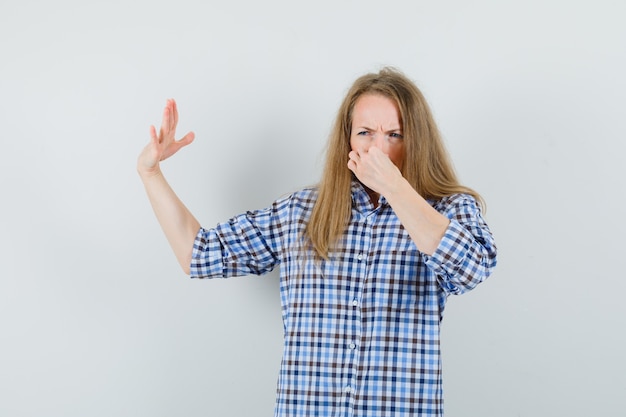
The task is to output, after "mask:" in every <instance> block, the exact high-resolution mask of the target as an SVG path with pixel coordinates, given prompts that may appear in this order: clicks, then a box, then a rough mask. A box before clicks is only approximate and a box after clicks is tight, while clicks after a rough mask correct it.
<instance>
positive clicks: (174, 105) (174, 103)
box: [171, 99, 178, 128]
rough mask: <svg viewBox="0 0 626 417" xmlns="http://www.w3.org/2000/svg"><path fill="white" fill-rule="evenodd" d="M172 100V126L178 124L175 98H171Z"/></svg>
mask: <svg viewBox="0 0 626 417" xmlns="http://www.w3.org/2000/svg"><path fill="white" fill-rule="evenodd" d="M171 101H172V116H173V117H172V119H173V120H172V121H173V122H174V128H176V126H177V125H178V106H176V100H174V99H171Z"/></svg>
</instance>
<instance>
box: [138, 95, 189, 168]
mask: <svg viewBox="0 0 626 417" xmlns="http://www.w3.org/2000/svg"><path fill="white" fill-rule="evenodd" d="M177 124H178V109H177V108H176V101H175V100H174V99H168V100H167V103H166V105H165V109H163V119H162V121H161V128H160V129H159V132H158V134H157V131H156V128H155V127H154V126H150V143H148V145H146V147H145V148H144V149H143V151H142V152H141V154H140V155H139V160H138V162H137V165H138V166H137V168H138V169H139V170H140V171H143V172H146V173H149V172H151V171H157V170H158V168H159V162H161V161H163V160H165V159H167V158H169V157H170V156H172V155H174V154H175V153H176V152H178V151H179V150H180V149H181V148H183V147H184V146H187V145H189V144H190V143H191V142H192V141H193V139H194V136H195V135H194V133H193V132H189V133H187V134H186V135H185V136H183V137H182V138H181V139H180V140H176V138H175V135H176V125H177Z"/></svg>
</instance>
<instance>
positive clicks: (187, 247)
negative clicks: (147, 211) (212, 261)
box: [139, 170, 200, 274]
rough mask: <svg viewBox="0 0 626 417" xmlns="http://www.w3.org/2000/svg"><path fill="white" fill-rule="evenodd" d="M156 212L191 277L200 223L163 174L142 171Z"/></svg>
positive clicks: (180, 262) (141, 175) (145, 185)
mask: <svg viewBox="0 0 626 417" xmlns="http://www.w3.org/2000/svg"><path fill="white" fill-rule="evenodd" d="M139 174H140V177H141V179H142V181H143V184H144V187H145V189H146V193H147V194H148V199H149V200H150V204H151V205H152V209H153V210H154V213H155V215H156V217H157V220H158V221H159V224H160V225H161V228H162V229H163V232H164V233H165V236H166V237H167V240H168V242H169V244H170V246H171V247H172V250H173V251H174V254H175V255H176V259H177V260H178V263H179V264H180V266H181V267H182V268H183V270H184V271H185V273H186V274H189V265H190V263H191V253H192V250H193V242H194V239H195V237H196V234H197V233H198V230H199V229H200V223H199V222H198V221H197V220H196V218H195V217H194V216H193V215H192V214H191V212H190V211H189V210H188V209H187V207H185V205H184V204H183V203H182V201H180V199H179V198H178V196H177V195H176V193H174V190H172V188H171V187H170V185H169V184H168V183H167V180H166V179H165V177H164V176H163V174H162V172H161V171H160V170H159V171H156V172H154V173H150V174H146V173H142V172H141V171H140V172H139Z"/></svg>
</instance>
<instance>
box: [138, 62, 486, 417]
mask: <svg viewBox="0 0 626 417" xmlns="http://www.w3.org/2000/svg"><path fill="white" fill-rule="evenodd" d="M177 121H178V114H177V110H176V104H175V102H174V101H173V100H170V101H168V103H167V106H166V108H165V111H164V114H163V123H162V126H161V130H160V132H159V133H158V134H157V132H156V129H155V128H154V127H151V141H150V143H149V144H148V145H147V146H146V148H145V149H144V150H143V152H142V153H141V155H140V157H139V161H138V171H139V173H140V176H141V178H142V180H143V182H144V185H145V188H146V191H147V193H148V196H149V198H150V201H151V203H152V206H153V208H154V211H155V213H156V215H157V218H158V219H159V222H160V224H161V226H162V228H163V230H164V232H165V234H166V236H167V238H168V240H169V242H170V244H171V246H172V248H173V250H174V253H175V254H176V256H177V259H178V261H179V262H180V264H181V266H182V267H183V269H184V270H185V271H186V272H187V273H189V274H191V276H192V277H203V278H209V277H227V276H236V275H247V274H263V273H266V272H268V271H270V270H272V269H273V268H274V267H276V266H277V265H280V267H281V273H280V292H281V303H282V316H283V324H284V332H285V339H284V352H283V360H282V364H281V370H280V374H279V379H278V387H277V399H276V411H275V413H276V415H277V416H291V415H299V416H326V415H333V416H334V415H352V414H354V415H358V416H396V415H397V416H401V415H402V416H407V415H410V416H440V415H443V398H442V389H441V363H440V349H439V326H440V322H441V319H442V313H443V309H444V306H445V301H446V298H447V296H448V295H449V294H460V293H463V292H465V291H467V290H470V289H472V288H474V287H475V286H476V285H477V284H478V283H480V282H482V281H483V280H484V279H486V278H487V277H488V276H489V275H490V273H491V271H492V270H493V268H494V267H495V264H496V247H495V244H494V241H493V237H492V235H491V233H490V231H489V228H488V227H487V225H486V223H485V222H484V220H483V217H482V215H481V206H482V199H481V198H480V196H479V195H478V194H477V193H476V192H475V191H473V190H471V189H469V188H467V187H464V186H462V185H460V184H459V182H458V180H457V178H456V175H455V173H454V171H453V169H452V165H451V163H450V161H449V159H448V156H447V153H446V151H445V148H444V146H443V142H442V140H441V137H440V135H439V132H438V129H437V127H436V125H435V122H434V120H433V117H432V115H431V112H430V110H429V107H428V105H427V103H426V101H425V99H424V97H423V95H422V94H421V93H420V91H419V89H418V88H417V87H416V86H415V84H414V83H413V82H412V81H410V80H409V79H408V78H407V77H405V76H404V75H403V74H402V73H400V72H399V71H396V70H394V69H390V68H385V69H383V70H382V71H380V72H379V73H375V74H367V75H364V76H363V77H360V78H359V79H357V80H356V81H355V83H354V85H353V86H352V88H351V89H350V91H349V92H348V94H347V96H346V98H345V99H344V101H343V103H342V105H341V107H340V109H339V112H338V115H337V120H336V122H335V126H334V129H333V131H332V133H331V137H330V141H329V146H328V153H327V161H326V166H325V169H324V172H323V176H322V179H321V181H320V183H319V185H318V186H317V187H313V188H307V189H304V190H301V191H299V192H296V193H294V194H292V195H290V196H288V197H285V198H282V199H279V200H277V201H276V202H274V204H272V205H271V206H270V207H268V208H266V209H264V210H257V211H251V212H248V213H245V214H242V215H239V216H236V217H233V218H232V219H230V220H229V221H227V222H224V223H220V224H219V225H218V226H217V227H215V228H213V229H204V228H201V227H200V224H199V223H198V221H197V220H196V219H195V218H194V217H193V215H192V214H191V213H190V212H189V211H188V210H187V209H186V208H185V206H184V205H183V204H182V203H181V202H180V200H179V199H178V198H177V197H176V195H175V193H174V192H173V191H172V189H171V188H170V187H169V186H168V185H167V182H166V181H165V179H164V177H163V175H162V173H161V171H160V169H159V162H160V161H162V160H164V159H166V158H168V157H169V156H171V155H173V154H174V153H176V152H177V151H178V150H179V149H180V148H182V147H183V146H186V145H188V144H189V143H191V141H192V140H193V133H188V134H187V135H186V136H184V137H183V138H182V139H181V140H179V141H176V140H175V138H174V134H175V129H176V124H177Z"/></svg>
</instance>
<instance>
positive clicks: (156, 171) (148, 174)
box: [137, 164, 163, 181]
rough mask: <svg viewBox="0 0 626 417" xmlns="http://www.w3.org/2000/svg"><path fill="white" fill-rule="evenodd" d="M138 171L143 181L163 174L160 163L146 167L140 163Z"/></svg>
mask: <svg viewBox="0 0 626 417" xmlns="http://www.w3.org/2000/svg"><path fill="white" fill-rule="evenodd" d="M137 173H138V174H139V177H141V179H142V180H143V181H146V180H149V179H151V178H155V177H158V176H161V175H163V174H162V173H161V167H160V166H159V164H156V165H155V166H153V167H151V168H146V167H143V166H141V165H140V164H138V165H137Z"/></svg>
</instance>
